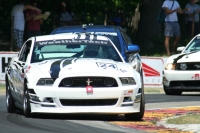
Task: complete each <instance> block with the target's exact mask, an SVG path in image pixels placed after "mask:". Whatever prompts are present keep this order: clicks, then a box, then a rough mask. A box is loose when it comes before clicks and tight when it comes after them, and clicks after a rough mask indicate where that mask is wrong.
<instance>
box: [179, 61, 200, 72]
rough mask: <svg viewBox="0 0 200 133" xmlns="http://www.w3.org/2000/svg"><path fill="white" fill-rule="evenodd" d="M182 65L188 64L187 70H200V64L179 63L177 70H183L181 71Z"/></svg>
mask: <svg viewBox="0 0 200 133" xmlns="http://www.w3.org/2000/svg"><path fill="white" fill-rule="evenodd" d="M180 64H187V69H186V70H183V71H187V70H200V62H190V63H188V62H187V63H177V66H176V70H181V69H180Z"/></svg>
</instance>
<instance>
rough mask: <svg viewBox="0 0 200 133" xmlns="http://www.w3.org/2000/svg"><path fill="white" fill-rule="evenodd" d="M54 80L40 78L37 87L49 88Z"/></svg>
mask: <svg viewBox="0 0 200 133" xmlns="http://www.w3.org/2000/svg"><path fill="white" fill-rule="evenodd" d="M54 81H55V79H51V78H41V79H39V80H38V82H37V85H42V86H45V85H46V86H51V85H53V83H54Z"/></svg>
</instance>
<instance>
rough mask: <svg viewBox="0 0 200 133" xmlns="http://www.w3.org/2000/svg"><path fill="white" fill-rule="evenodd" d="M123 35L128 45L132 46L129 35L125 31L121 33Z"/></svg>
mask: <svg viewBox="0 0 200 133" xmlns="http://www.w3.org/2000/svg"><path fill="white" fill-rule="evenodd" d="M121 34H122V37H123V40H124V41H125V43H126V44H127V45H128V44H132V41H131V39H130V37H128V35H127V34H126V33H125V32H124V31H121Z"/></svg>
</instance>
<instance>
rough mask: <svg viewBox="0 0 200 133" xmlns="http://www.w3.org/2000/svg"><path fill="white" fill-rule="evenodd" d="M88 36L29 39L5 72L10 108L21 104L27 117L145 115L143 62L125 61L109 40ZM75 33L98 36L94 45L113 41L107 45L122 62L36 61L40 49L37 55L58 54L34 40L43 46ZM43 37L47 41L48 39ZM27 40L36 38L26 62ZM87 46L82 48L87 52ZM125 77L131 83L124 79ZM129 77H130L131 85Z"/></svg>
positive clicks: (94, 59)
mask: <svg viewBox="0 0 200 133" xmlns="http://www.w3.org/2000/svg"><path fill="white" fill-rule="evenodd" d="M87 36H88V35H85V34H83V35H77V34H70V35H47V36H38V37H32V38H30V39H29V40H27V41H26V42H25V44H24V45H23V47H22V49H21V51H20V52H19V55H18V56H17V57H13V58H12V59H11V61H10V63H9V65H8V69H7V72H6V89H7V91H6V97H7V110H8V112H10V113H12V112H14V110H15V108H16V107H17V108H20V109H23V110H24V114H25V116H27V117H29V116H31V114H32V113H80V114H84V113H87V114H125V115H127V116H126V117H127V118H128V119H141V118H142V117H143V115H144V92H143V89H144V88H143V79H142V76H141V75H142V67H141V65H138V64H139V63H141V61H140V60H137V58H132V59H131V60H130V62H129V63H127V62H125V61H124V59H123V58H122V56H121V55H120V53H119V51H118V50H117V48H116V47H115V46H114V44H113V43H112V42H111V41H110V39H108V38H107V37H104V36H96V37H94V36H93V35H89V38H88V40H87V39H86V38H87ZM77 38H79V39H82V40H84V42H86V41H92V42H93V43H94V42H95V41H97V44H92V45H94V46H96V45H99V43H100V44H101V41H102V42H103V41H104V42H109V44H111V45H109V46H111V47H112V48H114V49H115V50H116V53H117V54H118V55H117V57H119V59H118V60H120V61H115V60H112V59H104V58H102V57H101V58H99V57H95V58H89V57H86V58H83V56H80V57H78V58H76V57H67V58H62V59H61V58H59V59H48V60H43V61H36V62H34V61H35V60H36V59H35V57H36V55H37V54H40V55H39V56H37V57H38V59H43V58H46V57H47V56H49V57H51V56H54V53H53V52H52V53H50V54H46V53H45V51H44V53H43V54H42V49H40V50H38V49H37V50H35V48H34V47H36V46H34V45H36V44H34V43H37V42H38V44H37V45H38V47H39V46H41V45H51V44H52V43H53V42H51V41H55V42H56V41H57V40H61V41H57V42H62V41H66V40H67V41H68V40H70V39H71V40H72V41H74V42H75V41H77ZM44 40H45V41H46V42H48V41H49V42H48V43H49V44H48V43H46V42H45V41H44ZM71 40H70V41H71ZM41 41H44V42H41ZM70 41H69V42H70ZM28 42H32V43H31V47H30V51H31V52H29V53H28V56H27V59H26V60H25V61H24V62H23V61H20V58H21V57H24V56H21V55H22V54H23V49H25V46H26V44H27V45H28ZM104 42H103V43H104ZM87 43H88V42H87ZM58 45H59V44H58ZM58 45H56V46H58ZM72 45H73V44H72ZM103 45H104V44H103ZM70 46H71V45H70ZM88 46H90V45H88ZM44 47H46V46H44ZM44 47H42V48H44ZM58 47H59V46H58ZM102 47H103V46H102ZM81 48H82V47H80V48H78V49H81ZM98 48H99V47H98ZM54 49H56V47H54ZM66 49H67V46H66ZM75 49H76V48H72V49H70V50H68V51H70V52H69V53H67V54H66V53H61V55H62V56H63V57H64V56H65V54H66V56H68V55H69V54H71V51H74V50H75ZM85 49H86V48H85ZM85 49H84V50H85ZM93 50H95V49H93ZM32 51H33V52H32ZM85 51H86V50H85ZM85 51H84V52H83V53H86V52H87V51H86V52H85ZM90 52H91V51H90ZM103 52H105V50H104V51H103ZM33 53H34V54H33ZM35 54H36V55H35ZM72 55H73V54H72ZM83 55H84V54H83ZM43 56H44V57H43ZM45 56H46V57H45ZM59 56H60V55H59ZM70 56H71V55H70ZM49 57H48V58H49ZM33 59H34V60H33ZM136 65H137V66H136ZM134 67H135V69H134ZM137 67H140V68H137ZM127 77H129V78H127ZM122 80H123V82H125V81H128V83H127V84H124V83H123V84H122ZM129 80H132V81H130V83H131V84H129ZM132 83H134V84H132ZM82 84H83V85H82ZM106 85H107V86H106ZM13 108H14V109H13Z"/></svg>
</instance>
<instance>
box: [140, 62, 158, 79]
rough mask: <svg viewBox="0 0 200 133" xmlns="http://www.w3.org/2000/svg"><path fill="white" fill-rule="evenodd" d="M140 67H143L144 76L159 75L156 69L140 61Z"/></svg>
mask: <svg viewBox="0 0 200 133" xmlns="http://www.w3.org/2000/svg"><path fill="white" fill-rule="evenodd" d="M142 67H143V71H144V75H145V76H146V77H151V76H156V77H159V76H160V73H159V72H158V71H157V70H155V69H153V68H152V67H150V66H148V65H147V64H145V63H142Z"/></svg>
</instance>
